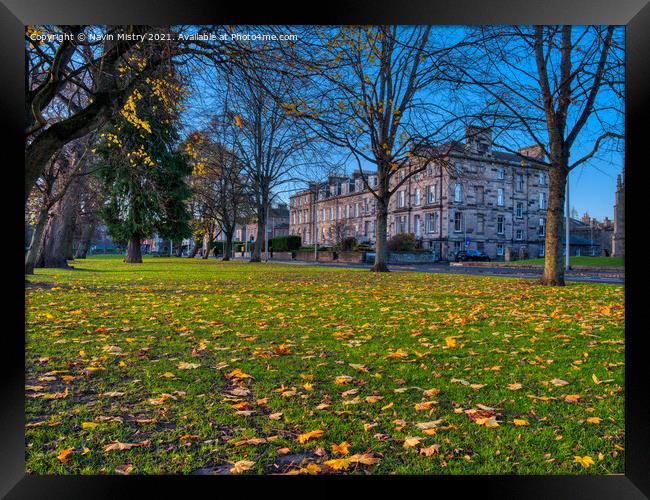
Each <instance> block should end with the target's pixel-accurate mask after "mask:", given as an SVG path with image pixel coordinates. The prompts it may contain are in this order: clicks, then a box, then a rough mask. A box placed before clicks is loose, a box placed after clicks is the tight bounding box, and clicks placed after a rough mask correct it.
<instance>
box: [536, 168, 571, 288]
mask: <svg viewBox="0 0 650 500" xmlns="http://www.w3.org/2000/svg"><path fill="white" fill-rule="evenodd" d="M566 172H567V170H566V168H564V166H562V165H561V164H555V163H554V164H552V165H551V168H550V169H549V171H548V174H549V183H548V208H547V210H546V240H545V242H544V274H543V275H542V280H541V283H542V284H543V285H548V286H564V262H563V260H564V259H563V256H562V232H563V230H564V203H565V189H566V177H567V173H566Z"/></svg>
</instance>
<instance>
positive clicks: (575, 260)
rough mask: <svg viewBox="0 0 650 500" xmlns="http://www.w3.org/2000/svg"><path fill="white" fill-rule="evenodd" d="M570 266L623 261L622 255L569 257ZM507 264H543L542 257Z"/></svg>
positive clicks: (619, 264) (613, 265) (604, 264)
mask: <svg viewBox="0 0 650 500" xmlns="http://www.w3.org/2000/svg"><path fill="white" fill-rule="evenodd" d="M569 262H570V263H571V265H572V266H598V267H600V266H605V267H623V266H624V265H625V262H624V260H623V257H569ZM509 264H517V265H522V264H539V265H544V257H542V258H539V259H527V260H516V261H513V262H509Z"/></svg>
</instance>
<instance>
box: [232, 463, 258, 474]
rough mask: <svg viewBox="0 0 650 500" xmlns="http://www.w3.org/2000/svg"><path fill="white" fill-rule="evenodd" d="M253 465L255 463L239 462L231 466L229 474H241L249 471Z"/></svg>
mask: <svg viewBox="0 0 650 500" xmlns="http://www.w3.org/2000/svg"><path fill="white" fill-rule="evenodd" d="M253 465H255V462H251V461H250V460H239V461H237V462H235V463H234V464H233V466H232V468H231V469H230V472H231V473H232V474H241V473H242V472H246V471H249V470H251V468H252V467H253Z"/></svg>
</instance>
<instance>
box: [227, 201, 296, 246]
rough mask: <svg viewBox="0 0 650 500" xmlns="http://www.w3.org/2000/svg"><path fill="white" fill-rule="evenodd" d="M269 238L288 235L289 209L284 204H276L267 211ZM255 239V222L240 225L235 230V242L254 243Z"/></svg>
mask: <svg viewBox="0 0 650 500" xmlns="http://www.w3.org/2000/svg"><path fill="white" fill-rule="evenodd" d="M267 227H268V230H269V238H273V237H275V236H286V235H288V234H289V207H288V206H287V204H286V203H278V204H277V206H275V207H271V209H270V210H269V220H268V226H267ZM255 238H257V222H256V221H255V220H253V221H250V222H248V223H246V224H241V225H239V226H237V227H236V228H235V241H242V242H246V241H248V242H251V243H254V242H255Z"/></svg>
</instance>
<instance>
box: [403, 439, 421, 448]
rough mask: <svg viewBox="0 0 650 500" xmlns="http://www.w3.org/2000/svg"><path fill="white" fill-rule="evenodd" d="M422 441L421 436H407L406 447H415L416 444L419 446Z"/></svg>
mask: <svg viewBox="0 0 650 500" xmlns="http://www.w3.org/2000/svg"><path fill="white" fill-rule="evenodd" d="M420 441H422V438H419V437H407V438H406V439H405V440H404V444H403V446H404V448H413V447H414V446H417V445H418V444H420Z"/></svg>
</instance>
